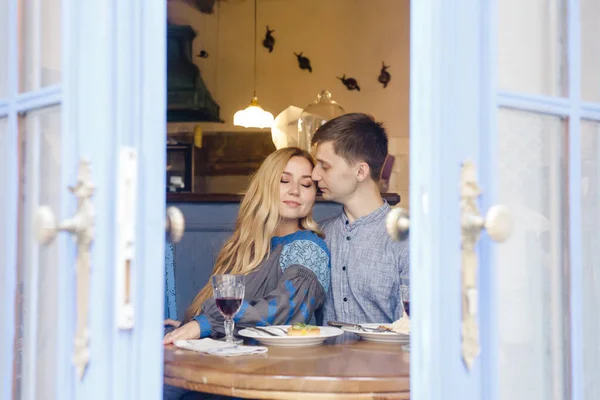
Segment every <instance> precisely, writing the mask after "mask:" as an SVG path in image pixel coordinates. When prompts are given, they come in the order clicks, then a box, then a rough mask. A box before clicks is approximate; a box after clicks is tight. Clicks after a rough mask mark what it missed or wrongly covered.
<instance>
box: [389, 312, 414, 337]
mask: <svg viewBox="0 0 600 400" xmlns="http://www.w3.org/2000/svg"><path fill="white" fill-rule="evenodd" d="M391 330H393V331H394V332H396V333H404V334H409V333H410V319H409V318H408V316H407V315H406V314H404V315H403V316H402V318H400V319H398V320H396V321H394V323H392V326H391Z"/></svg>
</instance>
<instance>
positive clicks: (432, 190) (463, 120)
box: [410, 0, 600, 400]
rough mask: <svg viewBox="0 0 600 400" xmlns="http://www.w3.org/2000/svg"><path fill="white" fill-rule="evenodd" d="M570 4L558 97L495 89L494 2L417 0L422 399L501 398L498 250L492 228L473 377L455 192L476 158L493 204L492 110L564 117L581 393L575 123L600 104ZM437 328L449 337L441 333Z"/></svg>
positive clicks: (483, 248)
mask: <svg viewBox="0 0 600 400" xmlns="http://www.w3.org/2000/svg"><path fill="white" fill-rule="evenodd" d="M475 3H477V4H475ZM461 4H462V7H463V8H461ZM566 7H567V15H568V17H567V32H566V33H567V35H568V40H567V43H566V51H567V52H568V57H567V60H568V61H567V68H568V82H569V93H568V96H566V97H564V98H558V97H551V96H542V95H530V94H523V93H514V92H507V91H500V90H498V88H497V78H496V74H497V29H498V19H497V10H498V0H487V1H483V2H469V5H468V6H466V5H465V4H464V3H463V2H461V1H460V0H450V1H448V0H419V1H418V2H412V3H411V49H412V51H411V69H410V70H411V101H410V104H411V114H410V120H411V140H410V153H411V160H410V161H411V168H410V174H411V176H410V181H411V190H410V196H411V198H410V199H411V201H410V203H411V237H412V238H413V240H412V241H411V265H412V266H413V268H411V286H412V290H411V292H412V299H411V302H412V303H413V304H411V308H412V309H413V310H414V312H413V314H414V316H413V324H414V330H415V332H419V335H415V337H414V338H413V339H412V343H411V394H412V396H414V397H415V398H419V399H438V398H457V399H459V398H460V399H461V400H467V399H468V400H470V399H479V398H485V399H492V400H493V399H497V398H498V367H497V364H498V351H497V343H498V333H497V330H498V321H497V318H496V317H495V316H496V312H497V309H498V307H499V299H498V296H499V293H498V290H497V288H496V284H495V279H494V278H495V273H494V271H495V269H496V268H497V266H496V265H495V264H494V262H493V260H494V257H493V255H494V247H495V246H494V244H492V243H490V240H489V238H488V237H487V235H485V234H482V239H481V240H480V243H479V244H478V246H479V251H478V253H479V265H480V268H479V283H478V286H479V310H480V311H479V317H480V320H479V323H480V339H481V346H482V351H481V355H480V357H479V361H476V363H475V365H474V367H473V368H472V370H471V371H470V372H467V371H466V369H465V367H464V364H462V361H461V360H460V342H459V340H460V309H459V307H460V276H459V275H460V272H459V271H460V265H459V264H458V263H457V260H459V259H460V258H459V257H460V256H459V254H458V248H459V246H460V243H459V240H458V238H459V235H460V231H459V226H460V225H459V215H458V196H457V188H458V183H459V171H458V168H459V166H460V162H461V161H463V160H464V159H465V158H466V157H469V158H471V159H473V161H475V164H476V166H477V168H478V174H479V181H480V184H481V186H482V187H484V190H485V191H484V193H483V194H482V196H481V198H480V210H481V211H482V212H484V211H485V210H487V209H488V208H489V207H490V206H491V205H493V204H495V203H496V199H497V183H496V182H497V178H496V177H497V173H498V170H497V163H496V161H497V155H496V147H497V136H498V132H497V127H496V124H497V116H496V114H497V110H498V109H499V108H500V107H502V108H508V109H517V110H522V111H531V112H536V113H542V114H547V115H553V116H559V117H562V118H568V142H567V154H566V155H568V171H567V183H568V194H569V199H570V201H568V202H567V205H566V207H567V210H568V218H569V220H568V226H567V229H568V260H569V261H568V267H569V286H568V291H569V293H568V295H569V299H568V303H569V304H568V306H569V310H570V318H569V348H568V350H567V355H568V357H569V359H568V363H569V366H570V368H569V371H568V374H567V380H568V382H567V391H568V392H570V396H571V398H572V399H573V400H580V399H583V396H584V392H583V390H584V386H583V376H584V371H583V343H582V342H583V325H582V322H583V321H582V316H581V312H582V303H583V302H584V301H585V299H583V298H582V294H581V288H582V279H583V274H582V246H581V239H582V238H581V204H580V201H579V199H580V196H581V139H580V125H581V119H582V118H583V119H590V120H594V121H600V104H599V103H590V102H584V101H582V100H581V32H580V30H581V27H580V4H579V1H578V0H566ZM490 44H491V45H490ZM457 82H460V86H458V85H457ZM474 116H475V117H474ZM454 204H456V206H455V207H454V206H453V205H454ZM415 238H418V240H415ZM430 249H440V251H439V253H437V252H436V254H432V253H431V251H430ZM449 260H450V261H449ZM442 261H443V262H442ZM448 299H451V300H448ZM440 332H451V333H450V334H449V335H445V336H443V337H442V335H441V334H440ZM459 388H460V389H459Z"/></svg>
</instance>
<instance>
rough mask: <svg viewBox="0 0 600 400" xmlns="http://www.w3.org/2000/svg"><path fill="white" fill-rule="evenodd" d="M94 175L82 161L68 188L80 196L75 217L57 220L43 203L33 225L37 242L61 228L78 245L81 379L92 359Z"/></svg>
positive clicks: (76, 354)
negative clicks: (72, 182)
mask: <svg viewBox="0 0 600 400" xmlns="http://www.w3.org/2000/svg"><path fill="white" fill-rule="evenodd" d="M91 176H92V173H91V168H90V163H89V162H87V161H84V160H81V161H80V162H79V170H78V173H77V184H76V185H75V186H71V187H69V190H70V191H71V193H73V194H74V195H75V197H77V211H76V212H75V215H73V217H71V218H68V219H66V220H64V221H62V222H61V223H57V222H56V217H55V216H54V213H53V212H52V209H51V208H50V207H48V206H41V207H39V208H38V210H37V212H36V216H35V218H34V227H33V228H34V229H33V231H34V232H36V234H37V235H36V236H37V239H38V241H39V242H40V243H41V244H43V245H46V244H48V243H50V242H52V240H54V238H55V237H56V235H57V234H58V232H61V231H64V232H69V233H71V234H72V235H73V236H74V238H75V242H76V244H77V264H76V271H77V325H76V329H77V330H76V332H75V349H74V355H73V363H74V365H75V367H76V369H77V375H78V376H79V379H80V380H81V379H82V378H83V375H84V374H85V370H86V367H87V365H88V362H89V359H90V352H89V340H90V333H89V329H88V311H89V293H90V268H91V266H90V261H91V245H92V241H93V240H94V217H95V214H94V204H93V203H92V196H93V194H94V190H95V187H94V185H93V183H92V179H91Z"/></svg>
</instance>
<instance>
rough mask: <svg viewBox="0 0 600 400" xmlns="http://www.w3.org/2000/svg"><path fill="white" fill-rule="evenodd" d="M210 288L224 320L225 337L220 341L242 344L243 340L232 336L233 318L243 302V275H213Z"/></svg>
mask: <svg viewBox="0 0 600 400" xmlns="http://www.w3.org/2000/svg"><path fill="white" fill-rule="evenodd" d="M212 287H213V293H214V297H215V303H217V308H218V309H219V312H220V313H221V315H223V318H225V322H224V326H225V337H224V338H223V339H221V340H222V341H225V342H227V343H231V344H240V343H242V342H243V340H241V339H236V338H235V337H234V336H233V326H234V322H233V317H234V316H235V314H237V312H238V311H239V310H240V307H241V306H242V301H243V300H244V292H245V290H246V286H245V283H244V275H213V277H212Z"/></svg>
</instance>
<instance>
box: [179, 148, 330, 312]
mask: <svg viewBox="0 0 600 400" xmlns="http://www.w3.org/2000/svg"><path fill="white" fill-rule="evenodd" d="M292 157H303V158H305V159H307V160H308V161H309V162H310V164H311V165H312V166H313V168H314V166H315V160H314V159H313V157H312V156H311V155H310V153H308V152H307V151H305V150H302V149H299V148H297V147H285V148H283V149H279V150H277V151H275V152H273V153H271V154H270V155H269V156H268V157H267V158H266V159H265V161H264V162H263V163H262V165H261V166H260V168H259V169H258V171H256V173H255V174H254V176H253V177H252V180H251V181H250V184H249V185H248V190H247V192H246V195H245V196H244V198H243V199H242V202H241V204H240V211H239V212H238V216H237V220H236V223H235V229H234V231H233V235H231V237H230V238H229V239H228V240H227V241H226V242H225V244H224V245H223V248H222V249H221V251H220V252H219V255H218V256H217V261H216V262H215V266H214V268H213V272H212V275H216V274H239V275H246V274H248V273H250V272H252V271H253V270H254V269H255V268H256V267H258V265H259V264H260V263H261V262H262V261H263V260H264V259H265V258H266V257H267V256H268V255H269V253H270V252H271V237H272V236H273V232H275V229H276V228H277V225H278V224H279V220H280V217H279V200H280V199H279V187H280V181H281V174H282V173H283V171H284V169H285V167H286V165H287V163H288V161H290V159H291V158H292ZM298 225H299V227H300V228H301V229H305V230H311V231H313V232H315V233H316V234H317V235H319V236H321V237H322V236H323V235H322V233H321V231H320V230H319V227H318V225H317V223H316V222H315V220H314V219H313V217H312V211H311V212H309V213H308V215H307V216H306V217H304V218H301V219H300V220H299V221H298ZM212 275H211V276H212ZM212 295H213V290H212V285H211V282H210V281H209V282H208V283H207V284H206V285H205V286H204V288H202V290H200V292H198V294H197V295H196V297H195V298H194V301H192V304H191V305H190V306H189V307H188V308H187V310H186V311H185V317H184V320H183V322H184V323H186V322H189V321H191V320H192V318H194V317H195V316H197V315H199V314H200V312H201V308H202V304H203V303H204V302H205V301H206V300H208V299H209V298H210V297H211V296H212Z"/></svg>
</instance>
